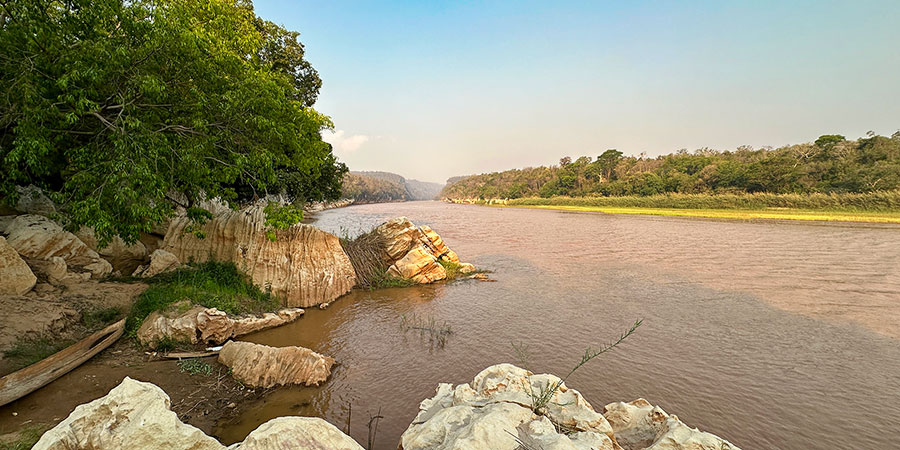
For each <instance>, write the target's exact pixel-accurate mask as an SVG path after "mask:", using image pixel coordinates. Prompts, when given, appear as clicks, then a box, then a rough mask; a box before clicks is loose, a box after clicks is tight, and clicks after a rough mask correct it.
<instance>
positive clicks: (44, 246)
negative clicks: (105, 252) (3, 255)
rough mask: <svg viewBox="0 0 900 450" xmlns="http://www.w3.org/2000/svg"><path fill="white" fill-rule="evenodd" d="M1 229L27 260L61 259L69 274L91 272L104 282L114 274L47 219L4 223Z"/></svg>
mask: <svg viewBox="0 0 900 450" xmlns="http://www.w3.org/2000/svg"><path fill="white" fill-rule="evenodd" d="M0 228H2V229H0V232H3V233H5V234H6V235H7V238H6V239H7V242H8V243H9V245H10V246H12V247H13V248H15V249H16V251H17V252H18V253H19V254H20V255H22V256H23V257H25V258H29V259H38V260H50V259H51V258H53V257H55V256H58V257H60V258H62V259H63V260H65V262H66V264H67V265H68V266H69V269H70V270H72V269H75V271H82V272H90V274H91V277H92V278H102V277H104V276H106V275H109V273H110V272H112V265H110V264H109V262H107V261H106V260H105V259H103V258H101V257H100V255H99V254H97V252H95V251H93V250H91V249H90V247H88V246H87V245H85V243H84V242H81V240H80V239H78V237H77V236H75V235H74V234H72V233H69V232H68V231H65V230H63V229H62V227H61V226H59V225H58V224H56V223H55V222H53V221H51V220H50V219H48V218H46V217H43V216H38V215H34V214H25V215H21V216H17V217H16V218H15V219H12V220H5V221H2V223H0Z"/></svg>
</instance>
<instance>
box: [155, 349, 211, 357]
mask: <svg viewBox="0 0 900 450" xmlns="http://www.w3.org/2000/svg"><path fill="white" fill-rule="evenodd" d="M218 354H219V351H218V350H216V351H211V352H169V353H166V354H165V355H162V357H163V358H165V359H190V358H206V357H208V356H216V355H218Z"/></svg>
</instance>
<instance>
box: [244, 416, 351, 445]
mask: <svg viewBox="0 0 900 450" xmlns="http://www.w3.org/2000/svg"><path fill="white" fill-rule="evenodd" d="M237 448H238V449H240V450H281V449H308V450H320V449H321V450H331V449H334V450H363V447H362V446H361V445H359V444H358V443H357V442H356V441H354V440H353V438H351V437H350V436H347V435H346V434H344V433H343V432H341V430H338V428H337V427H336V426H334V425H332V424H330V423H328V422H326V421H324V420H322V419H320V418H318V417H278V418H275V419H272V420H270V421H268V422H266V423H264V424H262V425H260V426H259V427H257V428H256V429H255V430H253V431H252V432H251V433H250V434H249V435H247V437H246V438H245V439H244V441H243V442H241V443H240V445H238V447H237Z"/></svg>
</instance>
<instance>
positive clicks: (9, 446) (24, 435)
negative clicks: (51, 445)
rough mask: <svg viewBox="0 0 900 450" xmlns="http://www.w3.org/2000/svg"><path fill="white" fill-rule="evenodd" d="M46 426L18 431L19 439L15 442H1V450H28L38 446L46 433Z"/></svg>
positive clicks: (35, 426) (33, 426)
mask: <svg viewBox="0 0 900 450" xmlns="http://www.w3.org/2000/svg"><path fill="white" fill-rule="evenodd" d="M45 431H47V426H46V425H29V426H26V427H24V428H22V429H21V430H19V431H18V437H17V438H16V440H14V441H8V442H0V450H28V449H30V448H31V447H34V444H37V441H39V440H40V439H41V436H42V435H43V434H44V432H45Z"/></svg>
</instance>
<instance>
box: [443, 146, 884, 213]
mask: <svg viewBox="0 0 900 450" xmlns="http://www.w3.org/2000/svg"><path fill="white" fill-rule="evenodd" d="M895 189H900V132H897V133H894V134H893V135H892V136H890V137H887V136H877V135H875V134H874V133H871V134H870V135H869V136H868V137H865V138H861V139H858V140H856V141H849V140H846V139H845V138H844V136H840V135H836V134H832V135H825V136H822V137H820V138H818V139H817V140H816V141H815V142H814V143H806V144H798V145H791V146H786V147H782V148H778V149H768V148H766V149H758V150H755V149H753V148H750V147H746V146H744V147H739V148H737V149H735V150H733V151H724V152H720V151H715V150H710V149H706V148H704V149H699V150H696V151H694V152H693V153H691V152H688V151H687V150H680V151H678V152H676V153H673V154H668V155H662V156H659V157H656V158H648V157H646V156H643V155H641V156H637V157H635V156H623V154H622V152H620V151H618V150H615V149H610V150H606V151H604V152H603V153H601V154H600V155H599V156H597V158H596V159H593V160H592V158H590V157H585V156H582V157H580V158H577V159H576V160H574V161H573V160H572V158H571V157H568V156H566V157H563V158H562V159H560V164H559V166H551V167H535V168H527V169H515V170H507V171H504V172H494V173H487V174H482V175H474V176H471V177H465V178H462V179H457V180H453V182H448V184H447V187H445V188H444V190H443V192H442V193H441V195H442V196H443V197H448V198H482V199H491V198H520V197H538V196H540V197H553V196H571V197H580V196H624V195H639V196H648V195H656V194H663V193H668V192H678V193H688V194H698V193H712V194H715V193H741V192H770V193H780V194H783V193H801V194H802V193H812V192H822V193H845V192H851V193H863V192H873V191H883V190H895Z"/></svg>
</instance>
